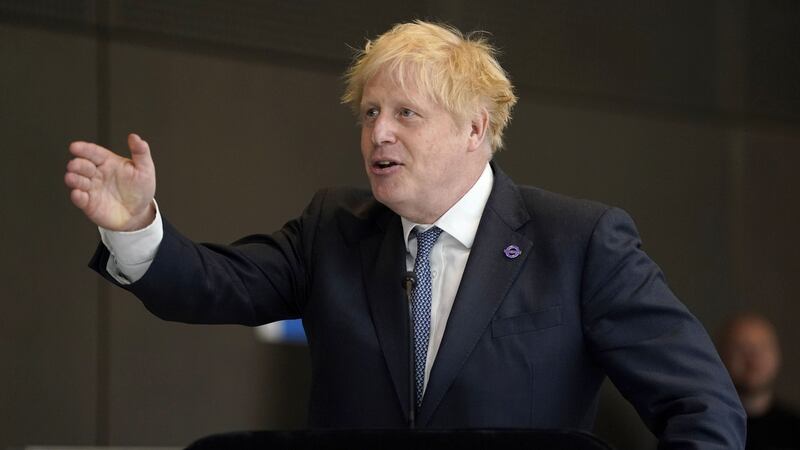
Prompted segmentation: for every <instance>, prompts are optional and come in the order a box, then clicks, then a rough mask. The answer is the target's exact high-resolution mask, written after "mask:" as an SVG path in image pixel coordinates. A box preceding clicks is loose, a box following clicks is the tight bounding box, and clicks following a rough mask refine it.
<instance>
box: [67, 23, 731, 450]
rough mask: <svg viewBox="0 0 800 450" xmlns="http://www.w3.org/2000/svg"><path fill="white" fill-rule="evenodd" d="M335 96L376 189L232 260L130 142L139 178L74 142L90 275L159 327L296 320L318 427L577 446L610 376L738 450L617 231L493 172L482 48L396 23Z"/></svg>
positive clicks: (695, 356) (706, 357)
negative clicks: (347, 113)
mask: <svg viewBox="0 0 800 450" xmlns="http://www.w3.org/2000/svg"><path fill="white" fill-rule="evenodd" d="M343 99H344V101H345V102H347V103H349V104H350V105H351V106H352V107H353V109H354V110H355V111H356V112H357V114H358V115H359V121H360V123H361V151H362V155H363V159H364V164H365V169H366V172H367V176H368V177H369V181H370V186H371V193H370V192H365V191H361V190H356V189H335V190H333V189H332V190H323V191H320V192H319V193H318V194H317V195H316V196H315V197H314V199H313V200H312V201H311V203H310V205H309V206H308V208H307V209H306V211H305V212H304V213H303V215H302V216H301V217H300V218H298V219H295V220H293V221H290V222H289V223H288V224H287V225H285V226H284V228H283V229H281V230H280V231H278V232H276V233H274V234H272V235H271V236H250V237H247V238H244V239H242V240H240V241H238V242H236V243H235V244H233V245H232V246H216V245H207V246H201V245H197V244H194V243H192V242H191V241H189V240H188V239H186V238H185V237H183V236H181V235H180V234H179V233H178V232H177V231H176V230H175V229H174V228H173V227H172V226H170V224H169V223H168V222H167V221H166V220H163V219H162V218H161V216H160V214H159V213H158V211H157V209H156V207H155V203H154V201H153V195H154V191H155V174H154V173H155V172H154V168H153V163H152V160H151V158H150V150H149V147H148V145H147V143H146V142H144V141H143V140H141V139H140V138H139V137H138V136H136V135H131V136H130V137H129V142H128V143H129V147H130V150H131V160H130V161H129V160H126V159H123V158H121V157H119V156H117V155H115V154H113V153H112V152H110V151H108V150H106V149H104V148H102V147H99V146H96V145H94V144H89V143H84V142H76V143H73V144H72V145H71V146H70V151H71V152H72V153H73V154H74V155H75V156H76V158H75V159H73V160H72V161H70V163H69V164H68V168H67V174H66V175H65V182H66V184H67V186H69V187H70V188H71V189H72V191H71V198H72V201H73V202H74V203H75V205H76V206H77V207H79V208H80V209H81V210H83V211H84V212H85V213H86V215H87V216H88V217H89V218H90V219H91V220H92V221H93V222H94V223H96V224H97V225H99V226H100V227H101V234H102V238H103V245H100V246H99V247H98V251H97V253H96V255H95V258H94V259H93V260H92V263H91V265H92V267H93V268H95V269H96V270H98V271H99V272H100V273H102V274H103V275H104V276H105V277H106V278H108V279H109V280H111V281H112V282H114V283H117V284H119V285H122V286H123V287H125V288H126V289H128V290H130V291H131V292H133V293H135V294H136V295H137V296H138V297H139V298H140V299H141V300H142V301H143V303H144V304H145V306H146V307H147V308H148V309H150V310H151V311H152V312H153V313H155V314H156V315H158V316H159V317H162V318H164V319H168V320H178V321H184V322H193V323H241V324H247V325H258V324H262V323H265V322H269V321H274V320H280V319H286V318H293V317H301V318H302V319H303V324H304V327H305V329H306V333H307V335H308V339H309V349H310V352H311V359H312V367H313V377H312V378H313V379H312V387H311V399H310V405H309V422H310V425H311V426H312V427H347V428H394V427H402V426H405V425H406V423H407V420H408V418H409V417H411V416H412V415H413V414H414V413H416V425H417V426H418V427H426V428H434V427H436V428H486V427H503V428H508V427H525V428H576V429H590V428H591V426H592V422H593V420H594V414H595V410H596V403H597V393H598V388H599V387H600V384H601V382H602V381H603V379H604V377H605V376H606V375H608V376H609V377H610V378H611V379H612V381H613V382H614V383H615V384H616V386H617V387H618V388H619V389H620V391H621V392H622V393H623V394H624V395H625V396H626V397H627V398H628V400H630V401H631V402H632V403H633V404H634V406H635V407H636V408H637V410H638V411H639V413H640V415H641V416H642V418H643V420H644V421H645V422H646V423H647V425H648V426H649V427H650V429H651V430H653V432H654V433H655V434H656V435H657V436H658V437H659V438H660V440H661V442H662V443H663V446H664V447H665V448H706V449H711V448H719V449H723V448H724V449H736V448H742V445H743V441H744V415H743V412H742V410H741V405H740V403H739V401H738V398H737V397H736V394H735V392H734V389H733V386H732V384H731V382H730V379H729V378H728V375H727V374H726V372H725V370H724V367H723V366H722V363H721V362H720V360H719V357H718V356H717V354H716V352H715V351H714V348H713V346H712V344H711V342H710V339H709V338H708V336H707V334H706V333H705V331H704V330H703V328H702V326H701V325H700V324H699V323H698V321H697V320H696V319H695V318H694V317H693V316H692V315H691V314H690V313H689V312H688V311H687V310H686V308H685V307H684V306H683V305H681V304H680V302H678V300H677V299H676V298H675V297H674V295H673V294H672V293H671V292H670V291H669V289H668V287H667V286H666V284H665V282H664V279H663V276H662V274H661V272H660V271H659V269H658V267H657V266H656V265H655V264H654V263H653V262H652V261H651V260H650V259H649V258H648V257H647V256H646V255H645V254H644V252H642V251H641V249H640V248H639V238H638V235H637V233H636V230H635V227H634V225H633V222H632V221H631V219H630V218H629V217H628V216H627V214H625V213H624V212H622V211H620V210H618V209H613V208H608V207H606V206H603V205H600V204H597V203H593V202H588V201H581V200H574V199H569V198H566V197H563V196H559V195H556V194H551V193H548V192H545V191H542V190H539V189H535V188H530V187H521V186H517V185H515V184H514V183H513V182H512V181H511V180H510V179H509V178H508V177H507V176H506V175H505V174H503V172H502V171H501V170H500V169H499V167H497V165H495V164H492V163H490V161H491V157H492V153H493V152H494V151H497V150H498V149H499V148H500V147H501V146H502V135H503V130H504V128H505V126H506V125H507V123H508V120H509V118H510V111H511V108H512V106H513V105H514V103H515V102H516V97H515V96H514V93H513V90H512V86H511V84H510V82H509V81H508V78H507V76H506V74H505V72H504V71H503V69H502V68H501V67H500V65H499V64H498V63H497V61H496V60H495V59H494V57H493V49H492V48H491V47H490V46H489V44H488V43H486V42H485V41H484V40H482V39H480V38H474V37H472V38H469V37H468V38H465V37H464V36H462V35H461V34H460V33H459V32H458V31H457V30H455V29H452V28H448V27H444V26H440V25H435V24H430V23H425V22H414V23H407V24H401V25H397V26H395V27H394V28H393V29H392V30H390V31H388V32H387V33H385V34H383V35H382V36H380V37H379V38H378V39H377V40H375V41H374V42H371V43H368V44H367V46H366V48H365V49H364V50H363V52H361V53H360V54H359V55H358V56H357V58H356V60H355V62H354V63H353V66H352V67H351V68H350V70H349V71H348V74H347V89H346V93H345V95H344V97H343ZM134 230H136V231H134ZM131 231H133V232H132V233H125V232H131ZM120 232H122V233H120ZM407 271H413V272H414V273H415V274H416V278H417V280H416V287H415V288H414V289H413V290H412V292H411V294H412V295H411V297H412V298H411V305H410V312H409V305H408V304H407V302H406V300H405V293H404V290H403V289H402V288H401V280H402V279H403V278H404V275H405V274H406V272H407ZM409 314H411V316H412V318H413V324H412V325H410V326H409V325H408V318H409ZM410 343H413V345H412V348H411V349H409V346H410V345H409V344H410ZM412 353H413V354H412ZM410 371H411V372H412V374H413V376H412V377H410V376H409V372H410ZM410 378H412V379H411V380H410Z"/></svg>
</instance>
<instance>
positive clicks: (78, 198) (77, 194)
mask: <svg viewBox="0 0 800 450" xmlns="http://www.w3.org/2000/svg"><path fill="white" fill-rule="evenodd" d="M69 199H70V200H72V203H73V204H74V205H75V206H77V207H78V208H80V209H82V210H83V209H85V208H86V206H87V205H88V204H89V194H87V193H86V192H84V191H81V190H80V189H73V190H72V191H70V193H69Z"/></svg>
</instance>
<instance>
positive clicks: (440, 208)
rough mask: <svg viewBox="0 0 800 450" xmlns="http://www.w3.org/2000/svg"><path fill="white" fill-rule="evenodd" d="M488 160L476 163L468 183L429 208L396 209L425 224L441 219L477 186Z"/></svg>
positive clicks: (405, 215) (409, 218)
mask: <svg viewBox="0 0 800 450" xmlns="http://www.w3.org/2000/svg"><path fill="white" fill-rule="evenodd" d="M486 164H487V162H486V161H484V162H483V163H482V164H481V165H480V166H478V165H476V168H475V170H474V171H473V173H471V174H470V175H471V176H470V177H468V178H466V179H467V180H469V181H468V182H466V183H463V184H462V185H461V186H459V187H458V189H454V190H453V192H454V193H455V194H454V195H452V196H450V197H447V198H443V199H441V200H440V201H439V202H437V203H436V204H432V205H426V206H429V208H427V209H425V210H423V209H409V210H408V211H407V214H403V213H402V212H400V211H395V212H397V213H398V214H400V215H401V216H403V217H405V218H406V219H408V220H410V221H412V222H414V223H423V224H432V223H435V222H436V221H437V220H439V218H440V217H442V216H443V215H444V213H446V212H447V211H449V210H450V208H452V207H453V205H455V204H456V203H458V201H459V200H461V199H462V198H463V197H464V195H466V194H467V192H469V190H470V189H472V187H473V186H475V183H477V182H478V180H479V179H480V177H481V175H482V174H483V170H484V168H485V167H486Z"/></svg>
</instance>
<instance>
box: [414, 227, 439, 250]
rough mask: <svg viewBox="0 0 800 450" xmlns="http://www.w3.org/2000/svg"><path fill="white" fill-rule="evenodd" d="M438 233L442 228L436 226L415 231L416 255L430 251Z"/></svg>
mask: <svg viewBox="0 0 800 450" xmlns="http://www.w3.org/2000/svg"><path fill="white" fill-rule="evenodd" d="M440 234H442V229H441V228H439V227H436V226H433V227H430V228H428V229H427V230H425V231H423V232H422V233H417V255H420V254H425V255H427V254H428V253H430V251H431V249H432V248H433V244H435V243H436V240H437V239H439V235H440Z"/></svg>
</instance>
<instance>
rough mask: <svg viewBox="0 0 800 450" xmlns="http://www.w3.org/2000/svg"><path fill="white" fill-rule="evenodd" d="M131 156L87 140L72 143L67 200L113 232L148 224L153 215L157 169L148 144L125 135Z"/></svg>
mask: <svg viewBox="0 0 800 450" xmlns="http://www.w3.org/2000/svg"><path fill="white" fill-rule="evenodd" d="M128 147H129V148H130V152H131V158H130V159H128V158H123V157H121V156H119V155H117V154H115V153H114V152H112V151H110V150H108V149H106V148H104V147H101V146H99V145H97V144H93V143H90V142H80V141H79V142H73V143H72V144H70V146H69V151H70V153H72V155H74V156H75V158H73V159H72V160H70V161H69V163H67V172H66V174H64V183H65V184H66V185H67V187H68V188H70V189H71V191H70V199H71V200H72V203H74V204H75V206H77V207H78V208H79V209H81V210H82V211H83V212H84V214H86V216H87V217H88V218H89V220H91V221H92V222H94V223H95V224H97V225H99V226H101V227H103V228H108V229H110V230H114V231H132V230H137V229H140V228H144V227H145V226H147V225H148V224H149V223H150V222H151V221H152V220H153V217H154V214H155V208H154V206H153V197H154V195H155V191H156V172H155V166H154V164H153V159H152V157H151V156H150V147H149V145H147V142H145V141H144V140H142V139H141V138H140V137H139V136H137V135H135V134H131V135H129V136H128Z"/></svg>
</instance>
